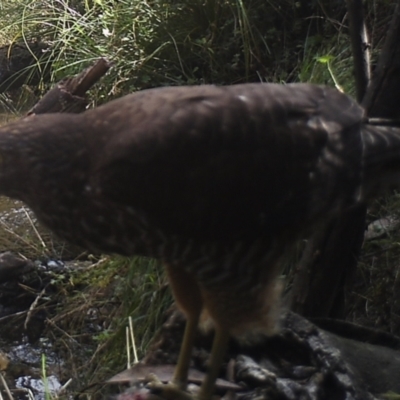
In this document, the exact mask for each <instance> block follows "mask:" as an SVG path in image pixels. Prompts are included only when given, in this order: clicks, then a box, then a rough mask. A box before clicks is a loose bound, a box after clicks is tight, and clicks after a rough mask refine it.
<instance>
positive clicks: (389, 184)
mask: <svg viewBox="0 0 400 400" xmlns="http://www.w3.org/2000/svg"><path fill="white" fill-rule="evenodd" d="M362 137H363V144H364V146H363V147H364V154H363V160H364V188H365V193H364V194H365V196H366V197H375V196H377V195H379V194H381V193H382V192H384V191H385V190H388V189H392V188H396V187H400V128H399V127H393V126H377V125H365V126H364V127H363V129H362Z"/></svg>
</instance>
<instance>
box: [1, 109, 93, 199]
mask: <svg viewBox="0 0 400 400" xmlns="http://www.w3.org/2000/svg"><path fill="white" fill-rule="evenodd" d="M83 125H84V119H82V118H80V116H79V115H76V114H43V115H35V116H31V117H27V118H23V119H21V120H19V121H16V122H12V123H10V124H7V125H4V126H2V127H0V194H2V195H5V196H8V197H12V198H17V199H19V200H23V201H26V200H27V199H28V198H29V197H30V196H31V195H33V196H35V197H36V196H38V194H39V193H40V192H43V191H46V192H47V193H42V194H43V195H52V190H53V189H54V190H55V189H56V187H60V183H61V182H62V181H63V180H68V181H70V180H71V179H72V178H74V179H76V180H77V178H78V177H76V176H74V177H73V176H71V171H72V170H73V168H72V166H74V167H75V168H76V167H77V163H80V164H81V167H82V168H83V167H84V165H83V164H84V162H83V160H85V158H86V155H87V153H88V152H87V148H86V146H85V142H84V131H85V129H84V126H83ZM82 168H80V169H79V170H80V171H81V170H82ZM72 175H73V174H72ZM52 177H53V179H52Z"/></svg>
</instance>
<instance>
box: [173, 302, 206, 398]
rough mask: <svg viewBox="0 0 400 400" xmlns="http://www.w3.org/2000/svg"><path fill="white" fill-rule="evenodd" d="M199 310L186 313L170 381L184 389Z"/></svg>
mask: <svg viewBox="0 0 400 400" xmlns="http://www.w3.org/2000/svg"><path fill="white" fill-rule="evenodd" d="M199 318H200V310H198V311H197V312H196V313H193V314H190V315H188V318H187V321H186V326H185V333H184V335H183V340H182V344H181V350H180V352H179V358H178V363H177V364H176V367H175V371H174V376H173V378H172V383H173V384H175V385H176V386H177V387H178V388H179V389H181V390H186V386H187V377H188V371H189V364H190V359H191V356H192V349H193V342H194V339H195V336H196V330H197V326H198V324H199Z"/></svg>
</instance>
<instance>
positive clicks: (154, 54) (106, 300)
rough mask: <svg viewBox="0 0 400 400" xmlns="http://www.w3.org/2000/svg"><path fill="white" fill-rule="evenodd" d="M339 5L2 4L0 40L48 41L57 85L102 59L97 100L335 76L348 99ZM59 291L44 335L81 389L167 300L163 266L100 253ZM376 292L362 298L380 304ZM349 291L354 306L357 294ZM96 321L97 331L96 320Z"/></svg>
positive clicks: (149, 330) (367, 272)
mask: <svg viewBox="0 0 400 400" xmlns="http://www.w3.org/2000/svg"><path fill="white" fill-rule="evenodd" d="M314 3H315V4H314ZM317 3H318V4H317ZM342 3H343V4H342ZM344 3H345V2H340V1H336V2H335V1H333V2H329V1H321V2H311V1H310V2H297V1H291V0H282V1H265V0H176V1H175V0H164V1H162V0H153V1H151V0H147V1H146V0H42V1H35V0H18V1H15V0H4V1H1V2H0V45H9V44H11V43H14V42H25V43H30V42H31V41H34V40H38V41H43V42H45V43H47V44H49V45H50V49H49V50H48V51H50V52H51V59H52V81H53V82H56V81H59V80H60V79H62V78H64V77H66V76H69V75H73V74H75V73H77V72H80V71H82V69H83V68H85V67H86V66H88V65H90V64H91V63H92V62H93V61H94V60H96V59H98V58H99V57H105V58H107V59H108V60H109V61H111V62H112V63H113V68H112V69H111V70H110V72H109V74H108V75H107V76H106V77H105V78H104V79H103V80H102V81H101V82H100V83H99V84H98V85H97V86H96V88H95V89H94V90H93V92H92V93H93V103H95V104H98V103H102V102H106V101H109V100H110V99H111V98H113V97H119V96H121V95H123V94H125V93H128V92H132V91H135V90H139V89H144V88H149V87H156V86H162V85H182V84H202V83H216V84H232V83H241V82H249V81H253V82H258V81H263V82H300V81H302V82H305V81H307V82H313V83H324V84H329V85H334V83H335V81H336V82H337V83H338V84H339V85H340V86H341V87H342V88H343V89H344V90H345V91H346V92H347V93H350V94H351V93H353V76H352V60H351V49H350V41H349V38H348V28H347V21H346V19H345V15H346V10H345V5H344ZM377 3H378V2H377V1H372V0H369V1H368V5H369V7H368V9H369V10H370V11H369V14H368V22H369V25H370V27H371V30H372V33H373V37H372V39H373V45H374V48H378V49H379V47H380V46H381V41H382V38H383V37H384V34H385V33H386V29H387V25H388V19H389V16H390V15H391V7H392V4H391V2H390V1H383V0H382V1H380V2H379V7H378V6H377ZM45 89H46V88H45V87H43V90H45ZM389 208H390V207H389ZM382 209H383V210H384V212H386V210H387V207H386V208H379V210H380V211H379V212H378V214H379V213H380V212H382V211H381V210H382ZM390 212H391V211H390ZM0 228H1V227H0ZM24 240H25V239H24ZM35 240H36V237H34V238H33V239H32V241H33V242H34V241H35ZM51 240H53V239H51ZM12 241H14V240H13V239H12V240H11V241H10V242H12ZM25 242H26V240H25ZM29 243H31V244H32V242H29ZM30 248H31V247H30ZM59 248H60V246H52V245H51V246H47V247H46V248H45V249H44V248H43V246H39V247H38V249H39V251H38V253H37V254H36V256H37V257H40V258H43V257H54V256H55V255H56V256H59V254H60V253H59V251H58V250H57V249H59ZM395 248H396V249H397V250H398V248H397V247H396V246H395ZM397 250H396V251H397ZM55 253H56V254H55ZM29 257H31V258H32V257H34V255H33V254H31V253H29ZM396 257H397V253H396ZM365 260H367V259H363V262H364V263H365V264H362V265H363V267H362V268H361V270H360V274H361V276H362V277H363V278H360V279H361V280H362V279H364V281H363V282H364V283H363V285H364V287H368V285H369V284H370V282H371V280H373V276H375V275H374V274H375V273H376V271H377V270H376V269H375V270H373V269H371V268H372V267H369V266H368V265H369V264H368V262H369V261H365ZM391 265H392V264H391ZM390 268H392V267H390ZM392 269H393V268H392ZM374 271H375V272H374ZM380 271H381V270H380ZM393 273H394V272H393ZM391 276H392V275H391ZM390 279H391V278H390ZM360 285H361V283H360ZM58 287H59V307H58V310H57V313H55V314H54V315H52V316H51V317H50V318H49V320H48V324H47V326H48V328H49V329H48V332H49V334H50V335H53V336H54V337H57V338H58V339H59V343H62V345H61V344H60V346H61V347H62V351H63V352H65V354H66V358H67V359H68V360H70V361H71V363H72V359H74V361H73V362H74V365H73V368H72V369H69V371H70V374H71V376H73V377H74V378H76V379H77V380H78V381H79V382H80V384H81V386H82V385H83V383H91V382H94V381H97V380H99V379H103V378H105V377H109V376H110V375H112V374H113V373H114V372H116V371H119V370H120V369H122V368H123V367H124V366H125V363H126V354H125V351H126V350H125V326H126V323H127V322H126V321H127V320H126V318H127V316H129V315H131V316H132V317H133V320H134V330H135V336H136V338H137V345H138V350H139V355H143V354H144V352H145V351H146V348H147V345H148V343H149V341H150V339H151V337H152V336H153V334H154V332H155V330H156V329H157V327H158V326H159V324H160V323H161V321H162V318H163V317H162V316H163V312H164V311H165V310H166V309H167V308H168V306H169V305H170V304H171V297H170V294H169V291H168V290H166V280H165V277H164V276H163V272H162V269H160V268H158V267H157V263H156V262H155V261H153V260H147V259H140V258H135V259H133V260H127V259H124V258H120V257H117V258H100V259H99V258H96V259H95V261H93V265H92V266H89V267H88V268H86V269H77V270H75V271H73V272H71V275H70V276H69V278H68V279H67V280H66V281H63V280H60V282H59V285H58ZM382 287H383V286H382ZM385 287H386V286H385ZM370 290H371V291H372V290H378V289H370ZM383 290H389V289H382V291H383ZM371 291H370V292H368V293H367V296H370V297H371V298H372V297H373V298H374V299H376V298H378V297H379V296H375V294H374V293H371ZM353 294H354V296H355V297H356V301H357V302H358V303H359V302H360V301H361V300H360V296H361V295H359V294H357V293H356V292H354V293H353ZM363 296H365V295H363ZM379 298H381V297H379ZM364 300H365V299H364ZM377 301H378V300H377ZM354 304H355V303H354ZM353 311H354V310H352V312H353ZM378 313H379V312H377V314H378ZM356 314H357V312H356V311H354V313H353V315H356ZM91 318H93V320H95V321H96V323H95V324H92V325H91V321H90V320H91ZM355 318H359V317H358V314H357V317H355ZM91 326H92V327H94V326H95V328H93V329H94V330H93V331H91V330H90V329H91V328H90V327H91ZM99 326H100V327H101V329H100V330H99V328H98V327H99ZM86 352H89V353H90V354H89V355H88V354H85V353H86ZM80 354H81V355H82V358H79V357H78V358H79V360H80V361H76V356H77V355H80ZM71 365H72V364H71Z"/></svg>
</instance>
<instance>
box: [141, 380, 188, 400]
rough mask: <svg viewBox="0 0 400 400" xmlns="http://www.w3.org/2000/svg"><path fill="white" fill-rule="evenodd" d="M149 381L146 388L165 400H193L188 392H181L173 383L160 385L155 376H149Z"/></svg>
mask: <svg viewBox="0 0 400 400" xmlns="http://www.w3.org/2000/svg"><path fill="white" fill-rule="evenodd" d="M149 375H150V376H149V377H150V378H151V380H150V381H149V382H148V383H147V385H146V387H147V388H148V389H149V390H150V392H151V393H152V394H154V395H157V396H159V397H161V398H162V399H165V400H194V398H193V396H192V395H190V394H189V393H188V392H185V391H183V390H182V389H180V388H179V387H178V386H176V385H175V384H173V383H162V382H161V381H160V380H159V379H158V378H157V376H156V375H154V374H149ZM151 375H154V376H151Z"/></svg>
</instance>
